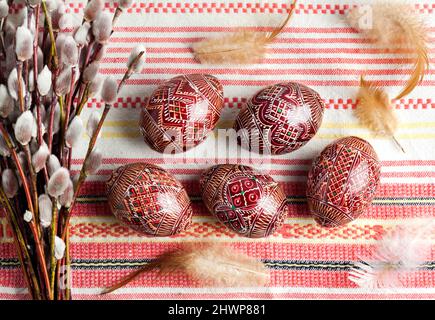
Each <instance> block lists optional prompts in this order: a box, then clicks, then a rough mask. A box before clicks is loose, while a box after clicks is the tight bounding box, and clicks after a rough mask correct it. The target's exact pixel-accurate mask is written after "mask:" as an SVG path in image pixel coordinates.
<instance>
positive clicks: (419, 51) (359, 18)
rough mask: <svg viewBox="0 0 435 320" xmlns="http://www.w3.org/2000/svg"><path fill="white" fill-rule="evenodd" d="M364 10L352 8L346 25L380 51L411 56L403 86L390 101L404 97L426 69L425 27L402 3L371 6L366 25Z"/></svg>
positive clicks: (383, 3) (379, 3)
mask: <svg viewBox="0 0 435 320" xmlns="http://www.w3.org/2000/svg"><path fill="white" fill-rule="evenodd" d="M364 14H365V13H364V11H363V10H361V8H359V7H356V8H354V9H352V10H351V11H350V13H349V15H348V20H349V23H350V25H351V26H352V27H354V28H355V29H357V30H359V31H361V32H362V33H363V34H365V35H366V36H367V37H368V38H369V39H371V40H372V41H373V42H374V43H376V44H377V45H378V46H380V47H381V48H384V49H387V50H389V51H394V52H398V53H403V54H410V55H411V57H412V63H413V69H412V72H411V76H410V78H409V79H408V81H407V83H406V85H405V87H404V88H403V89H402V90H401V92H400V93H399V94H398V95H397V96H396V97H395V98H394V99H395V100H397V99H401V98H403V97H404V96H406V95H408V94H409V93H410V92H411V91H412V90H414V88H415V87H416V86H417V85H418V84H419V83H420V81H422V80H423V77H424V75H425V73H426V72H427V70H428V68H429V57H428V45H427V28H426V26H425V24H424V22H423V21H422V20H421V19H420V17H419V16H418V15H417V14H416V12H415V10H414V8H413V7H412V6H410V5H408V4H405V3H397V2H394V3H387V2H378V3H375V4H374V5H373V7H372V10H371V18H372V19H370V20H371V22H372V23H371V24H370V25H366V24H363V23H362V22H363V21H364V19H363V18H364V17H363V16H364Z"/></svg>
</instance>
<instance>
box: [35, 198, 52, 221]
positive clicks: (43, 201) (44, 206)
mask: <svg viewBox="0 0 435 320" xmlns="http://www.w3.org/2000/svg"><path fill="white" fill-rule="evenodd" d="M38 206H39V220H41V226H42V227H44V228H48V227H49V226H50V225H51V221H52V220H53V211H52V210H53V203H52V202H51V200H50V197H49V196H48V195H46V194H41V195H40V196H39V197H38Z"/></svg>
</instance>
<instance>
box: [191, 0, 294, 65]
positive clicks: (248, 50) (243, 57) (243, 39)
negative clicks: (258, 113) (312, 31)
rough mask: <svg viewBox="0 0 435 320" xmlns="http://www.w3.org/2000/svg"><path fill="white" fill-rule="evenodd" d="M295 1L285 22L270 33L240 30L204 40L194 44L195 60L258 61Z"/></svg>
mask: <svg viewBox="0 0 435 320" xmlns="http://www.w3.org/2000/svg"><path fill="white" fill-rule="evenodd" d="M296 2H297V0H294V1H293V4H292V6H291V11H290V12H289V14H288V16H287V18H286V19H285V21H284V22H283V23H282V24H281V25H280V26H279V27H277V28H276V29H275V30H274V31H272V32H271V33H268V32H255V31H245V30H241V31H239V32H236V33H234V34H230V35H227V36H224V37H220V38H212V39H205V40H202V41H200V42H198V43H196V44H194V45H193V46H192V47H193V51H194V54H195V58H196V59H197V60H199V62H201V63H209V64H251V63H256V62H258V61H260V60H261V59H262V58H263V57H264V55H265V54H266V51H267V45H268V44H270V43H271V42H272V41H273V40H274V39H275V38H276V37H277V36H278V35H279V34H280V33H281V31H282V30H283V29H284V28H285V26H286V25H287V23H288V22H289V21H290V18H291V16H292V14H293V10H294V8H295V6H296Z"/></svg>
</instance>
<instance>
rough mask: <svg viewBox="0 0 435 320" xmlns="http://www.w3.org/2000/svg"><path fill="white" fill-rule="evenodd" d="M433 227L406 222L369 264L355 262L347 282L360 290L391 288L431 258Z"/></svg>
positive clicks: (426, 222)
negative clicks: (350, 282) (349, 281)
mask: <svg viewBox="0 0 435 320" xmlns="http://www.w3.org/2000/svg"><path fill="white" fill-rule="evenodd" d="M434 227H435V224H434V223H433V221H431V220H427V219H424V220H421V221H416V222H410V221H408V222H407V224H406V225H399V226H397V227H396V228H395V229H393V230H392V231H390V232H389V233H387V234H386V235H385V236H384V237H383V238H382V240H381V241H380V243H379V245H378V246H377V248H376V249H375V252H374V253H373V258H372V259H371V260H372V261H370V262H365V261H361V262H357V263H355V264H354V265H353V267H352V268H351V269H350V271H349V280H351V281H352V282H354V283H355V284H357V285H358V286H359V287H362V288H370V289H375V288H394V287H398V286H401V284H402V283H401V282H402V279H403V278H404V277H405V276H408V275H410V274H412V272H415V271H416V270H417V268H419V267H420V266H421V265H422V264H424V263H425V262H426V260H427V259H428V258H429V257H430V250H431V242H430V241H428V240H429V238H430V237H431V235H433V232H434V231H435V230H434Z"/></svg>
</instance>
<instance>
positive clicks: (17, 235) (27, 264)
mask: <svg viewBox="0 0 435 320" xmlns="http://www.w3.org/2000/svg"><path fill="white" fill-rule="evenodd" d="M0 202H1V204H2V206H3V209H4V211H5V212H6V216H7V219H8V222H9V225H10V226H12V233H13V235H14V239H15V241H14V243H15V246H16V248H17V252H18V258H19V260H20V265H21V267H22V269H23V273H24V276H25V279H26V283H27V286H28V288H29V292H30V294H31V295H32V298H33V299H38V300H40V299H42V296H41V290H40V288H39V282H38V280H37V277H36V274H35V270H34V268H33V264H32V261H31V258H30V255H29V252H28V248H27V246H26V242H25V240H24V238H23V234H22V233H21V229H20V227H19V225H18V221H17V219H16V216H15V213H14V210H13V208H12V206H11V204H10V202H9V199H8V198H7V196H6V194H5V192H4V190H3V187H1V186H0Z"/></svg>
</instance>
